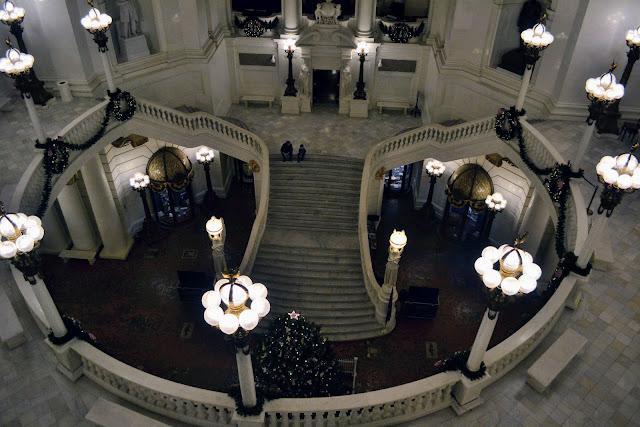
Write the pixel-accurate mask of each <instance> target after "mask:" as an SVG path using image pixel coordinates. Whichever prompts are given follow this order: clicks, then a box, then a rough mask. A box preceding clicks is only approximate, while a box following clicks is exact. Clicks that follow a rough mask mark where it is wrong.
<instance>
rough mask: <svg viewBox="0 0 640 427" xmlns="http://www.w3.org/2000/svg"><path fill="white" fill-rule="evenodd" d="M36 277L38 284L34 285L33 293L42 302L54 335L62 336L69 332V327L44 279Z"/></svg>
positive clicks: (43, 310)
mask: <svg viewBox="0 0 640 427" xmlns="http://www.w3.org/2000/svg"><path fill="white" fill-rule="evenodd" d="M35 279H36V284H35V285H33V293H34V294H35V295H36V299H37V300H38V302H39V303H40V307H41V308H42V312H43V313H44V317H45V319H47V322H49V327H50V328H51V331H52V332H53V335H54V336H55V337H56V338H62V337H64V336H65V335H66V334H67V328H66V327H65V326H64V323H63V322H62V317H60V312H59V311H58V308H57V307H56V304H55V303H54V302H53V299H52V298H51V294H50V293H49V290H48V289H47V287H46V286H45V284H44V282H43V281H42V279H40V278H39V277H37V276H35Z"/></svg>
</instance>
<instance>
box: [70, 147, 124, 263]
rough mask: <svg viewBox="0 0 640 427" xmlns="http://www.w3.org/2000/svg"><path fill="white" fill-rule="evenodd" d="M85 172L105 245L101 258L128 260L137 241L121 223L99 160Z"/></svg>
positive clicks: (94, 160) (93, 162)
mask: <svg viewBox="0 0 640 427" xmlns="http://www.w3.org/2000/svg"><path fill="white" fill-rule="evenodd" d="M81 171H82V177H83V179H84V184H85V186H86V187H87V194H88V195H89V201H90V202H91V209H92V210H93V215H94V217H95V219H96V224H97V225H98V230H99V232H100V237H101V238H102V243H103V245H104V247H103V248H102V251H101V252H100V258H110V259H126V258H127V255H128V254H129V250H130V249H131V246H132V245H133V240H132V239H131V236H129V233H128V232H127V230H126V228H125V227H124V224H122V221H121V220H120V215H119V214H118V210H117V209H116V204H115V202H114V200H113V196H112V194H111V189H110V188H109V183H108V182H107V176H106V175H105V173H104V169H103V167H102V162H101V161H100V158H99V156H97V155H96V156H94V157H93V158H91V159H90V160H88V161H87V163H85V165H84V166H83V167H82V169H81Z"/></svg>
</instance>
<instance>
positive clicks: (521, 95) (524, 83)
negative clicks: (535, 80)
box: [516, 66, 533, 111]
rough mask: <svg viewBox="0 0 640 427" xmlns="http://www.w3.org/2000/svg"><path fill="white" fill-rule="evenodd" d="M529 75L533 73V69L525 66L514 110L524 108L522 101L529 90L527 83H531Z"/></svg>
mask: <svg viewBox="0 0 640 427" xmlns="http://www.w3.org/2000/svg"><path fill="white" fill-rule="evenodd" d="M531 73H533V67H531V68H529V66H527V67H526V68H525V70H524V75H523V76H522V85H521V86H520V93H518V101H517V102H516V110H518V111H520V110H522V107H524V99H525V97H526V96H527V90H528V89H529V82H530V81H531Z"/></svg>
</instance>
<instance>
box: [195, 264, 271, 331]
mask: <svg viewBox="0 0 640 427" xmlns="http://www.w3.org/2000/svg"><path fill="white" fill-rule="evenodd" d="M249 299H251V304H250V306H249V307H247V301H248V300H249ZM221 304H224V305H225V306H226V307H227V308H226V310H223V308H222V306H221ZM202 305H203V306H204V308H205V309H206V310H205V311H204V320H205V322H207V323H208V324H209V325H211V326H217V327H218V328H220V330H221V331H222V332H224V333H225V334H227V335H231V334H233V333H235V332H236V331H237V330H238V328H242V329H244V330H245V331H250V330H252V329H254V328H255V327H256V326H258V322H259V321H260V319H261V318H263V317H264V316H266V315H267V314H269V310H270V309H271V305H270V304H269V301H268V300H267V288H266V286H264V285H263V284H262V283H253V282H252V281H251V279H250V278H249V277H248V276H238V277H237V278H236V279H235V281H233V282H231V281H229V279H221V280H218V281H217V282H216V284H215V286H214V288H213V290H212V291H207V292H205V294H204V295H203V296H202Z"/></svg>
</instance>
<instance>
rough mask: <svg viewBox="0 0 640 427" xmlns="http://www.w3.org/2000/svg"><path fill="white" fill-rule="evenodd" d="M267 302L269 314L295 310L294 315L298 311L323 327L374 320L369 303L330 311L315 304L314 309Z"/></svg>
mask: <svg viewBox="0 0 640 427" xmlns="http://www.w3.org/2000/svg"><path fill="white" fill-rule="evenodd" d="M269 302H270V303H271V312H273V313H274V314H276V315H277V314H278V313H287V312H290V311H291V310H295V311H296V313H297V312H298V310H299V311H300V313H301V314H302V315H303V316H305V317H308V318H310V319H313V320H314V322H317V323H321V324H323V325H331V324H333V325H344V326H348V325H354V324H360V323H363V322H365V321H367V320H368V319H369V318H372V319H375V309H374V308H373V305H371V303H369V306H365V305H364V304H362V306H359V305H358V304H352V305H351V307H349V309H342V310H332V309H331V307H330V306H322V305H319V304H315V308H313V307H306V306H298V305H293V304H288V303H286V302H285V303H281V302H280V301H278V300H273V299H272V298H269Z"/></svg>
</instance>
